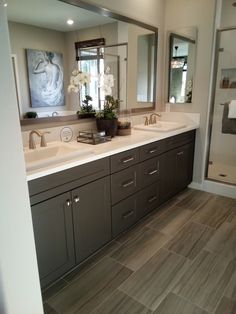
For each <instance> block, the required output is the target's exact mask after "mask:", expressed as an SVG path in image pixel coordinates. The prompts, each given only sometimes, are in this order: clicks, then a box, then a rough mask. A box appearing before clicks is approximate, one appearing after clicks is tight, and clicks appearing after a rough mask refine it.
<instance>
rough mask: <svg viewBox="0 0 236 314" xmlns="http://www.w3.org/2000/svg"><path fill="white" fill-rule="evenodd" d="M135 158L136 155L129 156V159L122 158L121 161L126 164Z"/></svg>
mask: <svg viewBox="0 0 236 314" xmlns="http://www.w3.org/2000/svg"><path fill="white" fill-rule="evenodd" d="M133 160H134V157H129V158H127V159H123V160H121V163H122V164H126V163H127V162H131V161H133Z"/></svg>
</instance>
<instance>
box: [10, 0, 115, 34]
mask: <svg viewBox="0 0 236 314" xmlns="http://www.w3.org/2000/svg"><path fill="white" fill-rule="evenodd" d="M6 1H7V3H8V6H7V16H8V20H9V21H14V22H18V23H24V24H30V25H34V26H39V27H44V28H49V29H54V30H58V31H62V32H68V31H72V30H78V29H82V28H88V27H93V26H96V25H102V24H106V23H112V22H114V21H115V20H113V19H111V18H108V17H104V16H101V15H99V14H96V13H93V12H90V11H87V10H84V9H81V8H78V7H76V6H72V5H69V4H66V3H63V2H61V1H59V0H6ZM68 19H72V20H74V24H73V25H71V26H69V25H68V24H67V23H66V21H67V20H68Z"/></svg>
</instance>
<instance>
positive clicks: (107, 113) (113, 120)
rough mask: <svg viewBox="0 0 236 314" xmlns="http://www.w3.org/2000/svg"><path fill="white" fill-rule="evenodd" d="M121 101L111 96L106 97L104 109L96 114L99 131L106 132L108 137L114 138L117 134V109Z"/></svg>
mask: <svg viewBox="0 0 236 314" xmlns="http://www.w3.org/2000/svg"><path fill="white" fill-rule="evenodd" d="M119 104H120V100H119V99H114V97H113V96H111V95H106V96H105V102H104V107H103V109H102V110H100V111H98V112H97V113H96V121H97V129H98V131H105V132H106V135H108V136H111V137H114V136H115V135H116V133H117V127H118V119H117V109H118V108H119Z"/></svg>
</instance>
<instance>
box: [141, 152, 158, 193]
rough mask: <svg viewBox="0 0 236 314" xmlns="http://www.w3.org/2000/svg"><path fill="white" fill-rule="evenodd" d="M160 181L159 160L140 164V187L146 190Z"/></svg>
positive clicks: (155, 159)
mask: <svg viewBox="0 0 236 314" xmlns="http://www.w3.org/2000/svg"><path fill="white" fill-rule="evenodd" d="M158 179H159V158H158V157H156V158H152V159H149V160H146V161H144V162H143V163H141V164H140V185H141V188H144V187H146V186H148V185H150V184H152V183H154V182H156V181H157V180H158Z"/></svg>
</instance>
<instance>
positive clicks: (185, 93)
mask: <svg viewBox="0 0 236 314" xmlns="http://www.w3.org/2000/svg"><path fill="white" fill-rule="evenodd" d="M195 46H196V45H195V40H193V39H190V38H187V37H184V36H180V35H177V34H173V33H171V34H170V63H169V92H168V99H169V102H170V103H191V102H192V94H193V83H194V82H193V80H194V65H195V49H196V47H195Z"/></svg>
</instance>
